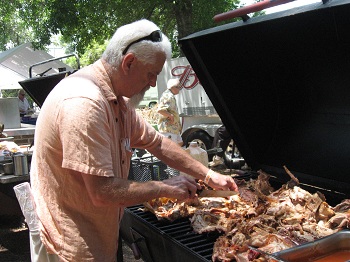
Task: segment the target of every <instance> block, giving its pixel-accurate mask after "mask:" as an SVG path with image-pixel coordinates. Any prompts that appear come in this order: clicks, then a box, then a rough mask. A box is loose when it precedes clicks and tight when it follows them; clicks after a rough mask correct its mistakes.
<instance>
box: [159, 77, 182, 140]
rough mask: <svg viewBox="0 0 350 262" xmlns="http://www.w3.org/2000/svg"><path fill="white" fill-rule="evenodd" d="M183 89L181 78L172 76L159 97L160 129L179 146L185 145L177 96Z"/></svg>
mask: <svg viewBox="0 0 350 262" xmlns="http://www.w3.org/2000/svg"><path fill="white" fill-rule="evenodd" d="M180 89H181V86H180V82H179V79H177V78H176V79H175V78H171V79H169V80H168V83H167V90H165V91H164V92H163V94H162V96H161V97H160V99H159V104H158V109H157V112H158V113H159V114H160V117H159V120H158V130H159V132H160V133H161V134H162V135H163V136H165V137H168V138H170V139H171V140H173V141H174V142H175V143H177V144H178V145H179V146H182V145H183V141H182V138H181V131H182V125H181V122H180V116H179V113H178V110H177V105H176V99H175V96H176V95H178V94H179V92H180Z"/></svg>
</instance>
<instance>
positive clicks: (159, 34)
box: [123, 30, 163, 55]
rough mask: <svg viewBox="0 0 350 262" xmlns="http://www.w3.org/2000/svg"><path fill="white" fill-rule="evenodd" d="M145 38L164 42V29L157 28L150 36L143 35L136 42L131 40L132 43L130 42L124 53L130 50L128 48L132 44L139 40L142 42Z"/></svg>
mask: <svg viewBox="0 0 350 262" xmlns="http://www.w3.org/2000/svg"><path fill="white" fill-rule="evenodd" d="M143 40H149V41H152V42H162V40H163V37H162V31H160V30H156V31H153V32H152V33H151V34H150V35H148V36H145V37H142V38H140V39H138V40H135V41H134V42H131V43H130V44H128V46H127V47H126V48H125V49H124V51H123V55H125V54H126V52H127V51H128V49H129V48H130V46H132V45H133V44H136V43H138V42H141V41H143Z"/></svg>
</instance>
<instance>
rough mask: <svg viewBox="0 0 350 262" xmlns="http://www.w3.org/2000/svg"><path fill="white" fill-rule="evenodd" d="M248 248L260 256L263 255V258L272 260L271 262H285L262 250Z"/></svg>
mask: <svg viewBox="0 0 350 262" xmlns="http://www.w3.org/2000/svg"><path fill="white" fill-rule="evenodd" d="M248 247H249V249H251V250H254V251H256V252H258V253H260V254H261V255H264V256H265V257H267V258H271V259H273V261H277V262H286V261H285V260H283V259H281V258H279V257H277V256H275V255H273V254H269V253H267V252H265V251H263V250H260V249H259V248H256V247H252V246H248Z"/></svg>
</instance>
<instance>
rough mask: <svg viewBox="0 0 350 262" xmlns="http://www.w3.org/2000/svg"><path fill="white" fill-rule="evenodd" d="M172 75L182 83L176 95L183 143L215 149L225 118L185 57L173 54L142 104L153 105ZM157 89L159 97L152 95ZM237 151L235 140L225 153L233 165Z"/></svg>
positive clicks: (229, 163)
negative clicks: (217, 133)
mask: <svg viewBox="0 0 350 262" xmlns="http://www.w3.org/2000/svg"><path fill="white" fill-rule="evenodd" d="M170 78H179V79H180V83H181V85H182V90H181V91H180V93H179V94H178V95H176V96H175V98H176V102H177V107H178V111H179V114H180V117H181V121H182V134H181V137H182V140H183V141H184V145H185V146H186V147H187V146H188V145H189V143H190V142H192V141H195V142H197V143H198V144H199V146H200V147H201V148H203V149H205V150H207V152H208V153H209V155H211V154H213V153H215V151H216V149H213V148H212V143H213V139H214V135H215V131H216V130H217V129H218V128H219V127H220V126H221V125H222V121H221V118H220V117H219V115H218V114H217V112H216V110H215V108H214V106H213V104H212V103H211V101H210V99H209V97H208V95H207V94H206V92H205V90H204V88H203V86H202V85H201V83H200V82H199V80H198V78H197V76H196V73H195V72H194V71H193V69H192V67H191V65H190V64H189V62H188V60H187V59H186V58H185V57H181V58H174V59H171V60H170V61H167V62H166V63H165V65H164V67H163V70H162V72H161V73H160V74H159V76H158V78H157V87H156V88H153V87H151V88H150V89H149V90H148V91H147V92H146V93H145V96H144V100H143V101H142V102H141V103H140V107H141V108H142V107H152V106H154V105H155V103H158V101H159V98H160V96H161V95H162V93H163V92H164V91H165V90H166V85H167V82H168V80H169V79H170ZM156 92H157V99H154V100H152V99H150V97H153V98H154V97H155V94H156ZM211 149H212V150H211ZM237 152H238V151H237V149H236V148H235V146H234V144H233V142H232V143H230V145H229V147H228V148H227V150H226V151H225V154H224V160H225V164H226V165H227V166H232V164H233V160H234V159H233V158H236V157H237V156H238V155H237ZM238 153H239V152H238ZM235 163H237V161H235Z"/></svg>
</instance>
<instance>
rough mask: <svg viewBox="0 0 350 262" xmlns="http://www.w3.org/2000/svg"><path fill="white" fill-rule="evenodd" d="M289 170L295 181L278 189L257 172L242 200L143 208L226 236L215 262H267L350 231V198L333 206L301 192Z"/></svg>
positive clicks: (244, 185) (167, 202)
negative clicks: (186, 219) (276, 255)
mask: <svg viewBox="0 0 350 262" xmlns="http://www.w3.org/2000/svg"><path fill="white" fill-rule="evenodd" d="M285 170H286V172H287V173H288V174H289V175H290V176H291V180H290V181H289V182H288V183H286V184H284V185H283V186H282V187H281V188H280V189H278V190H274V189H273V188H272V187H271V185H270V183H269V178H270V175H268V174H266V173H264V172H263V171H258V174H259V176H258V178H257V179H250V180H249V181H245V180H239V181H237V184H238V186H239V195H233V196H230V197H227V198H222V197H198V199H196V200H191V201H187V202H178V201H177V200H176V199H167V198H159V199H154V200H152V201H150V202H147V203H144V205H145V207H146V209H147V210H149V211H151V212H153V213H154V214H155V215H156V216H157V217H158V219H168V220H170V221H174V220H176V219H178V218H183V217H189V219H190V221H191V225H192V227H193V230H194V231H195V232H196V233H199V234H202V233H205V232H210V231H219V232H221V233H222V235H221V236H220V237H219V238H218V239H217V240H216V242H215V244H214V250H213V255H212V260H213V261H238V262H243V261H268V259H269V258H268V257H266V256H264V254H265V253H268V254H272V253H275V252H278V251H282V250H284V249H287V248H291V247H293V246H296V245H300V244H304V243H307V242H310V241H314V240H316V239H319V238H322V237H325V236H328V235H330V234H333V233H335V232H338V231H339V230H341V229H344V228H349V226H350V222H349V221H350V199H345V200H343V201H342V202H341V203H340V204H338V205H336V206H335V207H332V206H330V205H329V204H327V202H326V199H325V197H324V195H323V194H321V193H320V192H317V193H314V194H311V193H309V192H308V191H306V190H303V189H302V188H300V187H299V186H298V185H299V181H298V179H297V178H295V177H294V176H293V174H291V173H290V172H289V170H288V169H287V168H285ZM250 247H252V248H250ZM254 247H255V248H258V250H260V251H261V252H257V251H256V249H255V248H254Z"/></svg>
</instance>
